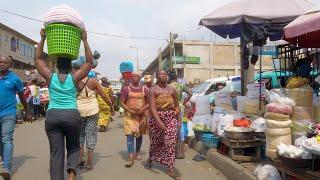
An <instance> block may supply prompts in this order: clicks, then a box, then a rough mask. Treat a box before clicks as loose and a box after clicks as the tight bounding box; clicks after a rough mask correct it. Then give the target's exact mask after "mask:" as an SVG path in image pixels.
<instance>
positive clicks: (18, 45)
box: [17, 38, 20, 50]
mask: <svg viewBox="0 0 320 180" xmlns="http://www.w3.org/2000/svg"><path fill="white" fill-rule="evenodd" d="M19 49H20V40H19V38H17V50H19Z"/></svg>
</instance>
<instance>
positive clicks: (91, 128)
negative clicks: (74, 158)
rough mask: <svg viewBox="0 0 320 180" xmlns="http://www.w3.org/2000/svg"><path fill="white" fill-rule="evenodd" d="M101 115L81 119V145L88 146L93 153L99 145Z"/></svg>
mask: <svg viewBox="0 0 320 180" xmlns="http://www.w3.org/2000/svg"><path fill="white" fill-rule="evenodd" d="M98 119H99V115H98V114H95V115H92V116H87V117H81V130H80V145H84V144H86V147H87V149H89V150H91V151H93V150H94V149H95V147H96V145H97V139H98V138H97V135H98V134H97V123H98Z"/></svg>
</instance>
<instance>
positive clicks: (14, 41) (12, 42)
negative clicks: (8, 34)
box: [11, 37, 17, 52]
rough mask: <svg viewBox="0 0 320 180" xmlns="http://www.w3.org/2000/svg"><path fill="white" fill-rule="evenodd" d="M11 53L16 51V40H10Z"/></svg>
mask: <svg viewBox="0 0 320 180" xmlns="http://www.w3.org/2000/svg"><path fill="white" fill-rule="evenodd" d="M11 51H14V52H15V51H17V40H16V38H14V37H12V38H11Z"/></svg>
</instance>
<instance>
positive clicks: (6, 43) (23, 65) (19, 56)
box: [0, 23, 37, 81]
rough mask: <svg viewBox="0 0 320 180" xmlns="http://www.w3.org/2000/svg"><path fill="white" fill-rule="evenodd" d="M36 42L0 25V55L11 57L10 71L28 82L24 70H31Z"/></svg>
mask: <svg viewBox="0 0 320 180" xmlns="http://www.w3.org/2000/svg"><path fill="white" fill-rule="evenodd" d="M36 44H37V42H35V41H34V40H32V39H30V38H28V37H27V36H25V35H23V34H21V33H19V32H18V31H16V30H14V29H12V28H10V27H8V26H6V25H4V24H2V23H0V54H1V55H5V56H11V57H12V70H13V71H14V72H15V73H16V74H18V75H19V76H20V78H21V79H22V80H23V81H28V78H27V77H26V75H25V71H26V70H32V69H33V66H34V58H35V45H36Z"/></svg>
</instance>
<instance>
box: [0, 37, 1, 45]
mask: <svg viewBox="0 0 320 180" xmlns="http://www.w3.org/2000/svg"><path fill="white" fill-rule="evenodd" d="M0 47H1V34H0Z"/></svg>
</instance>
